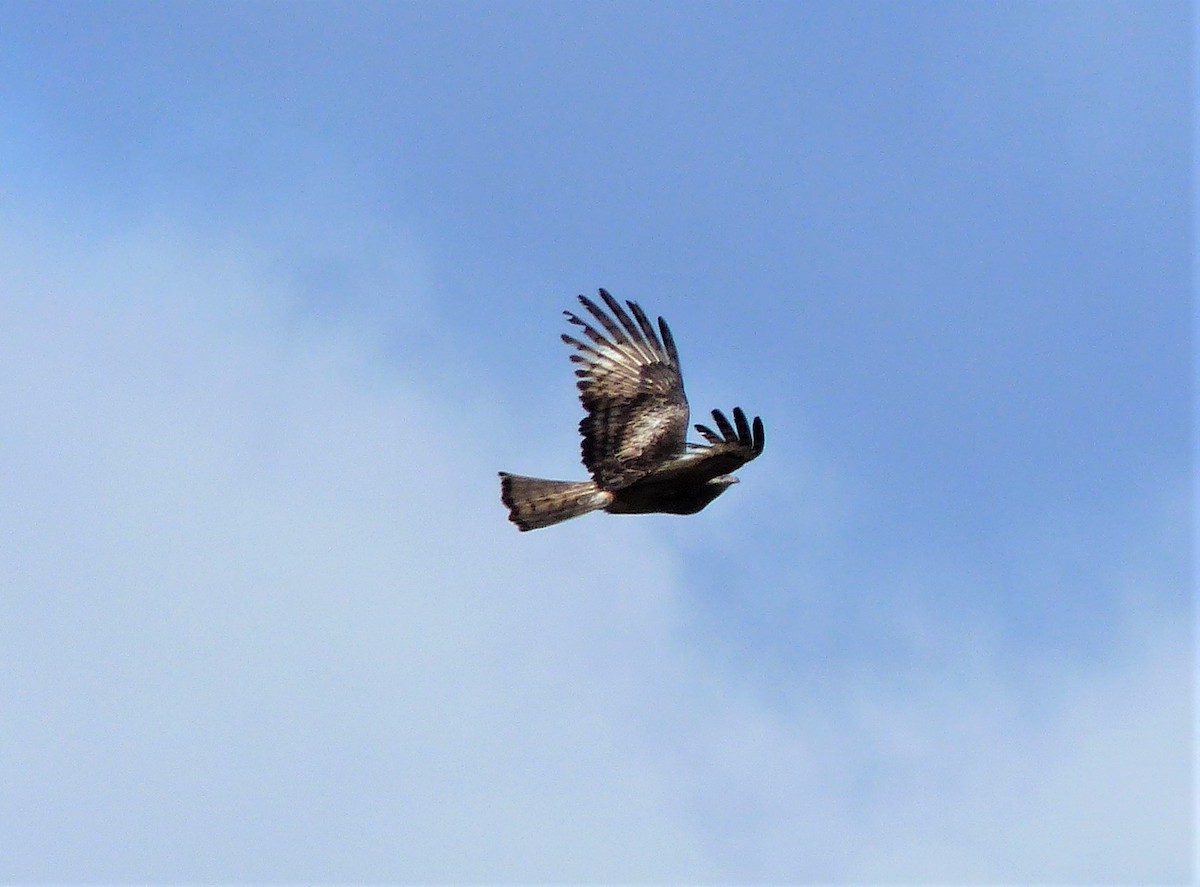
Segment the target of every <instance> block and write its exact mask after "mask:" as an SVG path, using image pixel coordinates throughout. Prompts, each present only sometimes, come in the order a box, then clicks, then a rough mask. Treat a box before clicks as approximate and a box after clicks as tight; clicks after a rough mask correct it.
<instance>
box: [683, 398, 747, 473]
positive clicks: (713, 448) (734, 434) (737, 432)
mask: <svg viewBox="0 0 1200 887" xmlns="http://www.w3.org/2000/svg"><path fill="white" fill-rule="evenodd" d="M712 417H713V421H714V422H715V423H716V425H717V428H718V430H719V431H720V432H721V433H720V434H717V433H716V432H715V431H713V430H712V429H711V428H709V427H708V426H707V425H697V426H696V430H697V431H699V432H700V434H701V435H702V436H703V437H704V439H705V440H706V441H708V443H706V444H696V443H690V444H688V446H689V447H690V448H691V451H690V452H689V453H688V455H687V457H686V458H685V459H684V460H681V465H680V468H681V469H682V468H684V466H685V465H686V471H687V472H688V475H689V476H691V477H695V478H703V479H706V480H707V479H711V478H714V477H719V476H720V475H722V474H730V473H732V472H734V471H737V470H738V469H739V468H741V467H742V466H743V465H745V464H746V463H747V462H749V461H750V460H752V459H757V458H758V456H759V454H760V453H762V451H763V446H764V445H765V444H766V436H765V433H764V431H763V423H762V419H760V418H759V417H758V416H755V417H754V424H753V426H751V423H750V422H748V421H747V420H746V414H745V413H744V412H742V408H741V407H734V408H733V422H734V424H733V425H731V424H729V420H728V419H726V418H725V414H724V413H722V412H721V411H720V410H713V411H712ZM734 426H736V428H735V427H734Z"/></svg>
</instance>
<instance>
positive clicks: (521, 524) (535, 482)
mask: <svg viewBox="0 0 1200 887" xmlns="http://www.w3.org/2000/svg"><path fill="white" fill-rule="evenodd" d="M612 498H613V494H612V493H610V492H608V491H607V490H601V489H600V488H599V487H597V486H596V482H595V481H590V480H582V481H573V480H546V479H545V478H541V477H525V476H524V475H520V474H509V473H508V472H506V471H501V472H500V501H502V502H503V503H504V504H505V505H506V506H508V519H509V520H510V521H512V522H513V523H514V524H516V525H517V527H518V528H520V529H521V530H536V529H538V528H540V527H548V526H550V525H551V524H556V523H558V522H559V521H565V520H567V519H568V518H572V517H579V515H581V514H587V513H588V512H589V511H597V510H598V509H601V508H603V507H604V506H606V505H608V503H610V502H611V501H612Z"/></svg>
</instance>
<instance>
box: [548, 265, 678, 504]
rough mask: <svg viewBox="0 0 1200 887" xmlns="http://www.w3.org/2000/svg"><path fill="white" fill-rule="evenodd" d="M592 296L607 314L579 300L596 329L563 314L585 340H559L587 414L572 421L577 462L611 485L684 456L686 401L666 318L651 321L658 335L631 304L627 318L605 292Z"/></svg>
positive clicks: (620, 484)
mask: <svg viewBox="0 0 1200 887" xmlns="http://www.w3.org/2000/svg"><path fill="white" fill-rule="evenodd" d="M600 298H601V299H603V300H604V303H605V305H607V306H608V309H609V311H610V312H611V313H612V314H611V316H610V315H609V314H607V313H605V311H604V310H603V309H602V308H601V307H600V306H599V305H597V304H596V303H595V302H593V301H592V300H591V299H589V298H587V297H586V296H580V297H579V301H580V303H581V304H582V305H583V307H584V308H586V309H587V311H588V312H589V313H590V314H591V315H592V317H594V318H595V319H596V321H597V322H598V323H599V325H600V326H601V327H603V330H604V331H603V332H601V331H600V330H598V329H597V328H596V327H594V326H592V325H591V324H590V323H588V322H587V321H585V320H583V319H581V318H580V317H579V316H578V315H576V314H573V313H571V312H570V311H567V312H564V313H565V314H566V315H567V318H568V319H569V320H570V322H571V323H573V324H575V325H576V326H578V327H581V328H582V330H583V334H584V337H585V338H586V339H587V341H582V340H581V339H577V338H575V337H573V336H569V335H567V334H565V333H564V334H563V337H562V338H563V341H564V342H566V343H567V344H568V345H571V346H573V347H574V348H575V349H576V353H574V354H572V355H571V360H572V361H574V362H575V363H577V364H579V365H580V366H579V368H578V369H576V370H575V375H576V376H578V377H579V382H578V386H579V399H580V400H581V401H582V403H583V408H584V410H586V411H587V415H586V416H585V417H584V419H583V421H582V422H580V423H579V433H580V435H581V436H582V438H583V443H582V453H583V464H584V466H585V467H586V468H587V470H588V471H589V472H590V473H591V475H592V477H593V478H595V480H596V482H597V483H598V484H600V485H601V486H602V487H605V488H607V489H619V488H621V487H624V486H628V485H629V484H631V483H633V482H635V481H637V480H638V479H640V478H642V477H645V476H646V475H647V474H649V473H651V472H653V471H654V470H656V469H657V468H659V467H661V466H662V465H663V463H665V462H667V461H669V460H671V459H674V458H676V457H679V456H681V455H683V454H684V452H685V448H686V441H687V423H688V403H687V397H686V395H685V394H684V391H683V377H682V375H681V374H680V371H679V354H678V352H677V351H676V348H675V340H674V339H673V338H672V336H671V330H670V328H669V327H668V326H667V324H666V321H664V320H663V319H662V318H661V317H660V318H659V319H658V330H659V332H661V334H662V338H661V339H660V338H659V335H658V333H656V332H655V329H654V327H653V325H652V324H651V323H650V319H649V318H648V317H647V316H646V313H645V312H644V311H642V309H641V308H640V307H639V306H638V305H637V304H636V303H634V302H627V303H626V304H627V305H628V306H629V311H630V312H632V313H633V316H632V317H630V315H629V313H627V312H626V311H625V309H624V308H623V307H622V306H621V304H620V303H619V302H618V301H617V300H616V299H614V298H613V297H612V296H611V295H609V293H608V292H607V291H606V290H603V289H602V290H600Z"/></svg>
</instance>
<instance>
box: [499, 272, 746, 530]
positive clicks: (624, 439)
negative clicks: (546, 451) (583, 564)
mask: <svg viewBox="0 0 1200 887" xmlns="http://www.w3.org/2000/svg"><path fill="white" fill-rule="evenodd" d="M600 297H601V298H602V299H603V300H604V303H605V304H606V305H607V306H608V309H609V311H610V312H611V316H610V315H609V314H606V313H605V312H604V310H603V309H601V308H600V306H598V305H597V304H596V303H595V302H593V301H592V300H591V299H588V298H587V297H586V296H580V297H579V301H580V303H581V304H582V305H583V306H584V308H586V309H587V310H588V312H589V313H590V314H591V315H592V316H593V317H594V318H595V319H596V320H597V321H598V322H599V324H600V326H602V327H603V328H604V332H603V333H602V332H600V331H599V330H597V329H596V328H595V327H593V326H592V325H591V324H589V323H588V322H587V321H584V320H582V319H580V318H579V317H578V316H577V315H575V314H572V313H571V312H569V311H568V312H565V313H566V315H567V318H568V319H569V320H570V322H571V323H573V324H575V325H576V326H578V327H581V328H582V330H583V333H584V335H585V337H586V338H587V339H588V341H587V342H584V341H581V340H579V339H576V338H574V337H572V336H569V335H566V334H564V335H563V337H562V338H563V341H564V342H566V343H567V344H568V345H571V346H572V347H574V348H575V349H576V351H575V353H573V354H572V355H571V360H572V361H574V362H575V363H578V364H580V365H581V366H580V368H579V369H577V370H576V371H575V374H576V375H577V376H578V377H579V382H578V386H579V398H580V400H581V401H582V403H583V408H584V409H585V410H586V411H587V415H586V416H584V418H583V421H581V422H580V423H579V433H580V435H581V436H582V438H583V443H582V455H583V464H584V466H585V467H586V468H587V469H588V471H589V472H590V473H591V475H592V479H591V480H588V481H558V480H546V479H544V478H537V477H526V476H524V475H519V474H509V473H507V472H504V471H502V472H500V498H501V500H502V501H503V502H504V504H505V505H506V506H507V507H508V509H509V519H510V520H511V521H512V522H513V523H515V524H516V525H517V526H518V527H519V528H520V529H522V530H532V529H537V528H539V527H546V526H550V525H551V524H556V523H559V522H560V521H564V520H567V519H568V518H572V517H578V516H579V515H581V514H587V513H588V512H590V511H599V510H604V511H607V512H609V513H610V514H650V513H663V514H695V513H696V512H697V511H700V510H701V509H702V508H704V506H706V505H708V503H709V502H711V501H712V500H713V499H715V498H716V497H717V496H719V495H720V494H721V493H723V492H724V491H725V490H726V489H727V488H728V487H729V486H730V485H731V484H734V483H737V478H736V477H734V476H733V475H732V473H731V472H733V471H735V470H736V469H737V468H739V467H741V466H742V465H744V464H745V463H747V462H749V461H750V460H751V459H754V458H756V457H757V456H758V454H759V453H761V452H762V450H763V443H764V437H763V425H762V420H761V419H759V418H758V417H755V419H754V422H753V426H751V423H750V422H748V421H747V419H746V415H745V413H743V412H742V410H741V408H740V407H735V408H734V410H733V418H734V422H733V424H731V423H730V422H729V420H728V419H726V418H725V415H724V414H723V413H722V412H721V411H720V410H713V411H712V416H713V421H714V422H715V423H716V425H717V428H718V430H719V431H720V434H719V435H718V434H717V433H715V432H713V431H712V430H711V429H709V428H707V427H706V426H704V425H697V426H696V430H697V431H699V432H700V434H701V435H702V436H703V437H704V438H705V440H706V441H707V443H705V444H696V443H689V442H688V441H687V425H688V402H687V397H686V395H685V394H684V390H683V376H682V375H681V373H680V369H679V354H678V352H677V350H676V348H675V340H674V339H673V337H672V336H671V330H670V328H669V327H668V326H667V324H666V321H664V320H663V319H662V318H661V317H660V318H659V319H658V332H659V333H661V336H662V337H661V339H660V338H659V335H658V333H656V331H655V329H654V327H653V326H652V325H651V324H650V321H649V318H647V317H646V314H645V312H644V311H642V309H641V307H639V306H638V305H637V304H636V303H634V302H626V305H628V306H629V310H630V311H631V312H632V313H633V318H631V317H630V316H629V314H628V313H626V311H625V309H624V308H623V307H622V306H621V304H620V303H619V302H618V301H617V300H616V299H614V298H613V297H612V296H611V295H609V294H608V292H607V291H605V290H603V289H602V290H600ZM635 320H636V323H635Z"/></svg>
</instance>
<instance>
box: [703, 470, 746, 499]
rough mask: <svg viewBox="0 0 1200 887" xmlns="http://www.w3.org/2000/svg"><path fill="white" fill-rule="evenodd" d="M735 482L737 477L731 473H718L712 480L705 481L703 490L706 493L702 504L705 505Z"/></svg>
mask: <svg viewBox="0 0 1200 887" xmlns="http://www.w3.org/2000/svg"><path fill="white" fill-rule="evenodd" d="M737 482H738V479H737V478H736V477H734V476H733V475H732V474H718V475H717V476H716V477H714V478H713V479H712V480H710V481H707V482H706V483H705V484H704V492H705V494H706V497H705V500H704V504H705V505H707V504H708V503H709V502H711V501H712V500H713V499H716V498H717V497H718V496H720V495H721V494H722V493H724V492H725V491H726V490H727V489H729V488H730V487H731V486H733V485H734V484H736V483H737Z"/></svg>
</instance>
